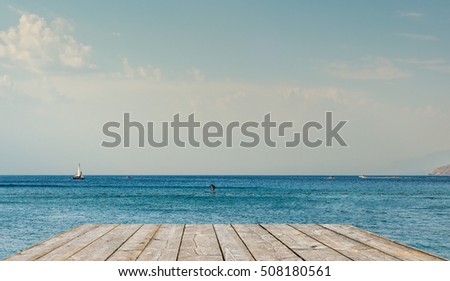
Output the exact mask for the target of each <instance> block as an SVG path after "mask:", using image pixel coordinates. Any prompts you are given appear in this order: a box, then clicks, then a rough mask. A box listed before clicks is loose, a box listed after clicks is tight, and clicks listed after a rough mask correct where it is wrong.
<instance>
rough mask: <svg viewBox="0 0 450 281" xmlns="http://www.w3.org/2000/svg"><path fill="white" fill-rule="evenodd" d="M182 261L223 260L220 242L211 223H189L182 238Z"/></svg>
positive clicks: (180, 253) (179, 258)
mask: <svg viewBox="0 0 450 281" xmlns="http://www.w3.org/2000/svg"><path fill="white" fill-rule="evenodd" d="M178 260H180V261H221V260H223V257H222V253H221V251H220V247H219V242H218V241H217V237H216V233H215V232H214V229H213V226H212V225H210V224H187V225H186V226H185V229H184V234H183V238H182V240H181V246H180V252H179V254H178Z"/></svg>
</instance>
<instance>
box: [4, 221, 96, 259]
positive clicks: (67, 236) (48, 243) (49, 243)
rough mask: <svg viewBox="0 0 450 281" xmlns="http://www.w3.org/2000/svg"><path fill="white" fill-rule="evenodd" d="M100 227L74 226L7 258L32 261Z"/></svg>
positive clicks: (89, 225)
mask: <svg viewBox="0 0 450 281" xmlns="http://www.w3.org/2000/svg"><path fill="white" fill-rule="evenodd" d="M96 227H98V225H94V224H83V225H80V226H77V227H75V228H72V229H70V230H68V231H66V232H63V233H61V234H58V235H56V236H54V237H52V238H50V239H48V240H45V241H43V242H41V243H39V244H37V245H35V246H33V247H31V248H28V249H26V250H24V251H22V252H19V253H17V254H14V255H12V256H10V257H8V258H7V259H6V260H9V261H32V260H36V259H38V258H40V257H42V256H44V255H45V254H47V253H49V252H51V251H53V250H54V249H56V248H58V247H60V246H62V245H64V244H66V243H68V242H70V241H72V240H73V239H75V238H77V237H78V236H80V235H83V234H84V233H86V232H88V231H90V230H92V229H94V228H96Z"/></svg>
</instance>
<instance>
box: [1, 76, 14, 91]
mask: <svg viewBox="0 0 450 281" xmlns="http://www.w3.org/2000/svg"><path fill="white" fill-rule="evenodd" d="M13 85H14V84H13V81H12V79H11V77H9V76H8V75H6V74H3V75H0V87H7V88H12V87H13Z"/></svg>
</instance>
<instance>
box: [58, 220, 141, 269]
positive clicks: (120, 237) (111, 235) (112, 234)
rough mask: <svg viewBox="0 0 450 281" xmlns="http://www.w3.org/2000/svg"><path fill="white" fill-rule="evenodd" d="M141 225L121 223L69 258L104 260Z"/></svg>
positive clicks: (73, 259) (76, 259) (75, 259)
mask: <svg viewBox="0 0 450 281" xmlns="http://www.w3.org/2000/svg"><path fill="white" fill-rule="evenodd" d="M139 227H141V225H140V224H121V225H118V226H117V227H115V228H113V229H112V230H111V231H109V232H108V233H106V234H105V235H103V236H102V237H100V238H98V239H97V240H95V241H94V242H92V243H91V244H90V245H88V246H87V247H85V248H83V249H82V250H80V251H79V252H77V253H76V254H74V255H72V256H70V257H69V258H68V259H67V260H72V261H104V260H107V259H108V258H109V256H111V255H112V254H113V253H114V252H115V251H116V250H117V249H118V248H119V247H120V246H121V245H122V244H123V243H125V241H127V240H128V238H130V237H131V235H133V234H134V233H135V232H136V231H137V230H138V229H139Z"/></svg>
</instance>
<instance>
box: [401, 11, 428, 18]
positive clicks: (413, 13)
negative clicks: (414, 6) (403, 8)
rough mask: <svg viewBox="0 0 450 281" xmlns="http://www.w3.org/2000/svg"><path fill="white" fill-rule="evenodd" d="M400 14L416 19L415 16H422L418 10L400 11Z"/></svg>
mask: <svg viewBox="0 0 450 281" xmlns="http://www.w3.org/2000/svg"><path fill="white" fill-rule="evenodd" d="M400 16H402V17H407V18H415V19H417V18H421V17H423V14H422V13H418V12H401V13H400Z"/></svg>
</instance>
